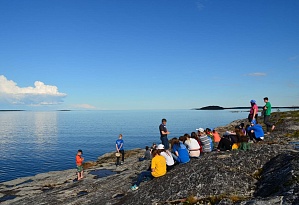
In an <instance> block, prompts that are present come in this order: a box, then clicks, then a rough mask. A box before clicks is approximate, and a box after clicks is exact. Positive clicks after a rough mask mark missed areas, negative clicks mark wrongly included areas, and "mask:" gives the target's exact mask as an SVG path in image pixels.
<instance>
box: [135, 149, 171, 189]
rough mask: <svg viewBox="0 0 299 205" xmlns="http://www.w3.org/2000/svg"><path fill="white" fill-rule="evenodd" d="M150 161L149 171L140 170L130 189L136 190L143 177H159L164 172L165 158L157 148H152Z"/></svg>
mask: <svg viewBox="0 0 299 205" xmlns="http://www.w3.org/2000/svg"><path fill="white" fill-rule="evenodd" d="M152 156H153V159H152V163H151V171H144V172H141V173H140V175H139V176H138V179H137V182H136V184H134V185H133V186H132V187H131V189H132V190H137V189H138V187H139V185H140V183H141V182H142V180H143V178H145V177H149V178H150V179H152V178H153V177H161V176H164V175H165V174H166V160H165V158H164V157H162V156H160V155H159V153H158V150H156V149H154V150H153V151H152Z"/></svg>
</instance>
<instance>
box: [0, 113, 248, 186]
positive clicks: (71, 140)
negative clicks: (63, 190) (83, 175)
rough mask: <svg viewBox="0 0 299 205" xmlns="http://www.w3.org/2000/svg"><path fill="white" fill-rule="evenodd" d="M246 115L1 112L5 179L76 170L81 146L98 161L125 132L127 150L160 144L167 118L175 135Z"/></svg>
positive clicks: (0, 144)
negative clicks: (161, 126) (159, 127)
mask: <svg viewBox="0 0 299 205" xmlns="http://www.w3.org/2000/svg"><path fill="white" fill-rule="evenodd" d="M246 116H247V113H246V112H230V111H227V110H221V111H198V110H167V111H161V110H160V111H69V112H62V111H49V112H33V111H32V112H31V111H20V112H16V111H15V112H0V157H1V169H0V182H3V181H8V180H12V179H15V178H18V177H24V176H33V175H35V174H38V173H42V172H48V171H56V170H65V169H70V168H75V155H76V153H77V150H78V149H82V150H83V155H84V157H85V161H95V160H96V159H97V157H98V156H100V155H102V154H104V153H106V152H111V151H114V150H115V140H116V139H117V138H118V135H119V134H120V133H122V134H123V139H124V142H125V144H124V148H125V149H127V150H128V149H132V148H144V147H145V146H146V145H149V146H150V145H152V143H153V142H155V143H159V142H160V139H159V138H160V137H159V129H158V126H159V124H160V122H161V119H162V118H166V119H167V128H168V130H169V131H170V132H171V134H170V135H169V139H170V138H172V137H179V136H180V135H182V134H184V133H191V132H193V131H195V129H196V128H199V127H203V128H207V127H209V128H213V127H217V126H223V125H226V124H228V123H230V122H231V121H233V120H236V119H241V118H246Z"/></svg>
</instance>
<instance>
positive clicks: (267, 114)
mask: <svg viewBox="0 0 299 205" xmlns="http://www.w3.org/2000/svg"><path fill="white" fill-rule="evenodd" d="M264 102H265V103H266V104H265V106H264V123H265V125H266V126H267V134H270V129H271V131H273V130H274V128H275V126H274V124H273V123H271V122H270V121H269V120H270V115H271V108H272V107H271V103H270V102H269V100H268V98H267V97H265V98H264Z"/></svg>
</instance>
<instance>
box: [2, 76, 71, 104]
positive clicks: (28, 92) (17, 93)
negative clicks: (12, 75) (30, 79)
mask: <svg viewBox="0 0 299 205" xmlns="http://www.w3.org/2000/svg"><path fill="white" fill-rule="evenodd" d="M64 97H66V94H65V93H60V92H58V88H57V87H56V86H53V85H45V84H44V83H43V82H41V81H35V83H34V87H31V86H29V87H23V88H22V87H19V86H18V85H17V83H15V82H14V81H12V80H8V79H7V78H6V77H5V76H4V75H0V103H5V104H13V105H31V106H32V105H33V106H36V105H56V104H59V103H61V102H63V100H62V99H63V98H64Z"/></svg>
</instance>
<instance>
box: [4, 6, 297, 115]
mask: <svg viewBox="0 0 299 205" xmlns="http://www.w3.org/2000/svg"><path fill="white" fill-rule="evenodd" d="M298 11H299V1H298V0H242V1H240V0H230V1H223V0H152V1H148V0H126V1H125V0H84V1H82V0H42V1H41V0H26V1H20V0H0V110H1V109H25V110H57V109H71V110H77V109H78V110H81V109H83V110H85V109H87V110H143V109H192V108H200V107H204V106H209V105H219V106H223V107H235V106H250V103H249V101H250V100H251V99H254V100H256V101H257V104H258V105H261V106H262V105H264V102H263V98H264V97H268V98H269V101H270V102H271V104H272V106H299V82H298V76H299V12H298Z"/></svg>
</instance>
